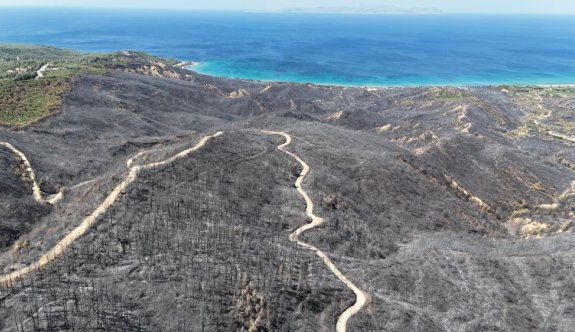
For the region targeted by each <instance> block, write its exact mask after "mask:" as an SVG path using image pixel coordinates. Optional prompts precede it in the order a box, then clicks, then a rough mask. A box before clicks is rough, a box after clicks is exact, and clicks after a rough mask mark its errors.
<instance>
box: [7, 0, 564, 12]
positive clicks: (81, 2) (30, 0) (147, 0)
mask: <svg viewBox="0 0 575 332" xmlns="http://www.w3.org/2000/svg"><path fill="white" fill-rule="evenodd" d="M2 5H4V6H75V7H78V6H89V7H127V8H166V9H179V8H186V9H201V10H205V9H213V10H277V9H284V8H294V7H297V8H305V7H327V6H329V7H334V6H345V7H355V6H362V7H366V6H398V7H401V8H412V7H437V8H439V9H441V10H443V11H444V12H474V13H570V14H575V0H359V1H354V0H292V1H280V0H0V6H2Z"/></svg>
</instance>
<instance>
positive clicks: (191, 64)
mask: <svg viewBox="0 0 575 332" xmlns="http://www.w3.org/2000/svg"><path fill="white" fill-rule="evenodd" d="M180 63H187V64H186V65H183V66H181V68H183V69H186V70H188V71H192V72H194V73H197V74H200V75H205V76H210V77H214V78H223V79H230V80H240V81H245V82H255V83H258V82H259V83H265V84H302V85H311V86H320V87H337V88H364V89H392V88H478V87H485V88H489V87H502V86H514V87H539V88H572V87H575V82H574V83H536V82H534V83H522V82H504V81H503V82H475V83H464V82H463V83H460V82H454V83H444V84H440V83H429V84H427V83H423V84H420V83H403V84H401V83H400V84H369V83H366V84H361V83H358V84H353V83H335V82H321V81H315V82H314V81H305V80H288V79H281V78H280V79H262V78H256V77H247V76H231V75H224V74H218V73H212V72H209V71H202V70H201V66H202V65H205V64H206V62H196V61H181V62H180ZM198 67H200V70H198Z"/></svg>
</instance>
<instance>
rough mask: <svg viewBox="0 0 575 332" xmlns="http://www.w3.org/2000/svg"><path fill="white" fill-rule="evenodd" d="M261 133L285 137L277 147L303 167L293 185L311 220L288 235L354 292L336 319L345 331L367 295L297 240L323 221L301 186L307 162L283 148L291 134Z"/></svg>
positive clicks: (339, 328)
mask: <svg viewBox="0 0 575 332" xmlns="http://www.w3.org/2000/svg"><path fill="white" fill-rule="evenodd" d="M263 133H265V134H269V135H280V136H283V137H284V138H285V142H284V143H283V144H281V145H279V146H278V149H279V150H280V151H282V152H284V153H287V154H288V155H290V156H291V157H292V158H294V159H295V160H297V161H298V162H299V163H300V164H301V166H302V167H303V169H302V171H301V173H300V175H299V177H298V178H297V180H296V181H295V187H296V189H297V191H298V192H299V193H300V195H301V196H302V197H303V199H304V200H305V205H306V208H305V214H306V215H307V216H308V217H309V218H311V220H312V222H311V223H308V224H305V225H303V226H301V227H300V228H298V229H296V230H295V231H294V232H292V233H291V234H290V235H289V239H290V241H292V242H296V243H297V244H299V245H300V246H302V247H304V248H306V249H308V250H311V251H313V252H315V253H316V254H317V255H318V256H319V257H320V258H321V259H322V260H323V262H324V263H325V265H327V267H328V268H329V269H330V270H331V272H333V274H335V276H336V277H337V278H338V279H339V280H341V282H343V283H344V284H345V285H346V286H347V287H348V288H349V289H351V290H352V291H353V292H354V293H355V296H356V300H355V303H354V304H353V305H352V306H351V307H349V308H347V309H346V310H345V311H344V312H343V313H342V314H341V315H340V316H339V318H338V319H337V324H336V331H337V332H345V331H346V329H347V321H348V320H349V318H351V316H353V315H355V314H356V313H358V312H359V311H360V310H361V309H362V308H363V307H364V306H365V304H366V303H367V295H366V293H365V292H363V291H362V290H361V289H359V288H358V287H357V286H356V285H354V284H353V282H351V280H349V279H348V278H347V277H346V276H345V275H343V273H341V271H340V270H339V269H338V268H337V267H336V266H335V264H333V262H332V261H331V259H329V257H328V256H327V255H326V254H325V253H324V252H323V251H321V250H319V249H318V248H316V247H314V246H312V245H310V244H307V243H305V242H302V241H300V240H299V236H300V235H301V234H302V233H303V232H305V231H307V230H310V229H312V228H315V227H318V226H320V225H321V224H323V223H324V222H325V221H324V220H323V219H322V218H320V217H318V216H316V215H315V214H314V213H313V207H314V205H313V202H312V200H311V199H310V198H309V196H308V194H307V193H306V192H305V191H304V190H303V188H302V182H303V179H304V178H305V176H306V175H307V174H308V173H309V170H310V168H309V166H308V164H307V163H306V162H305V161H303V160H302V159H301V158H300V157H298V156H297V155H295V154H293V153H291V152H290V151H288V150H286V149H285V148H286V147H287V146H288V145H290V144H291V136H290V135H288V134H286V133H283V132H276V131H263Z"/></svg>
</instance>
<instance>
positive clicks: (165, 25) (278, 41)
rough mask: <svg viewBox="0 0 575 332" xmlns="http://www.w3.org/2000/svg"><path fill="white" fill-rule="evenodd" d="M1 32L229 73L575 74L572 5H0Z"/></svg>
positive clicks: (428, 79)
mask: <svg viewBox="0 0 575 332" xmlns="http://www.w3.org/2000/svg"><path fill="white" fill-rule="evenodd" d="M0 43H26V44H41V45H51V46H57V47H64V48H71V49H76V50H80V51H90V52H94V51H95V52H109V51H118V50H142V51H146V52H148V53H151V54H154V55H158V56H163V57H169V58H176V59H179V60H186V61H194V62H198V63H199V64H198V65H196V66H194V67H193V68H191V69H192V70H195V71H197V72H200V73H203V74H208V75H214V76H222V77H232V78H243V79H255V80H264V81H290V82H300V83H316V84H330V85H349V86H430V85H441V86H444V85H449V86H465V85H495V84H497V85H499V84H526V85H527V84H575V16H570V15H504V14H500V15H479V14H477V15H475V14H474V15H472V14H437V15H375V14H374V15H369V14H306V13H299V14H294V13H291V14H290V13H254V12H252V13H248V12H200V11H185V10H180V11H175V10H172V11H170V10H133V9H114V10H112V9H88V8H84V9H79V8H77V9H71V8H32V7H28V8H16V7H0Z"/></svg>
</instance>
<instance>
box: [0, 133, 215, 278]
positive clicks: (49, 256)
mask: <svg viewBox="0 0 575 332" xmlns="http://www.w3.org/2000/svg"><path fill="white" fill-rule="evenodd" d="M222 134H223V132H221V131H220V132H217V133H215V134H213V135H210V136H206V137H204V138H202V139H201V140H200V141H199V142H198V143H197V144H196V145H195V146H194V147H192V148H189V149H186V150H184V151H182V152H180V153H178V154H177V155H175V156H173V157H170V158H168V159H166V160H163V161H159V162H156V163H151V164H146V165H141V166H140V165H138V166H133V167H131V168H130V169H129V171H128V176H127V177H126V179H124V181H122V182H121V183H120V184H119V185H118V186H117V187H116V188H114V190H112V192H111V193H110V194H109V195H108V196H107V197H106V198H105V199H104V201H103V202H102V203H101V204H100V205H99V206H98V207H97V208H96V209H95V210H94V212H92V213H91V214H90V215H89V216H87V217H86V218H85V219H84V220H83V221H82V222H81V223H80V225H78V226H77V227H76V228H74V229H73V230H72V231H71V232H70V233H68V234H67V235H66V236H65V237H64V238H63V239H62V240H60V242H58V243H57V244H56V245H55V246H54V247H53V248H52V249H50V250H49V251H48V252H47V253H45V254H44V255H43V256H42V257H40V258H39V259H38V260H37V261H36V262H34V263H32V264H30V265H29V266H27V267H24V268H22V269H20V270H16V271H13V272H11V273H9V274H7V275H3V276H0V285H2V286H4V287H8V286H10V285H11V284H12V283H13V282H14V281H15V280H17V279H20V278H22V277H25V276H26V275H28V274H29V273H30V272H33V271H35V270H38V269H40V268H41V267H43V266H45V265H47V264H49V263H50V262H52V261H54V260H55V259H56V258H58V257H59V256H60V255H62V253H64V250H65V249H66V248H68V247H69V246H70V245H71V244H72V243H74V241H76V240H77V239H78V238H80V237H81V236H82V235H84V234H85V233H86V232H87V231H88V230H89V229H90V228H91V227H92V226H93V225H94V224H95V223H96V222H97V221H98V219H99V217H100V216H102V215H103V214H104V213H106V211H107V210H108V208H109V207H110V206H111V205H112V204H114V202H115V201H116V199H117V198H118V196H120V194H121V193H122V192H123V191H124V190H125V189H126V188H127V187H128V186H129V185H130V184H131V183H133V182H134V181H135V180H136V179H137V178H138V175H139V174H140V172H141V171H143V170H148V169H153V168H158V167H161V166H164V165H167V164H170V163H172V162H174V161H176V160H178V159H180V158H182V157H185V156H187V155H189V154H190V153H192V152H194V151H196V150H199V149H201V148H202V147H203V146H204V145H206V143H207V142H208V140H210V139H212V138H215V137H218V136H220V135H222ZM0 144H2V145H4V146H6V144H8V145H9V146H11V145H10V144H9V143H0ZM14 150H15V149H14ZM14 150H13V151H14ZM15 151H18V150H15ZM17 153H20V154H21V152H19V151H18V152H17ZM20 157H21V158H22V157H23V158H22V159H23V160H24V162H25V163H26V164H27V166H28V167H29V166H30V164H29V163H28V162H27V159H26V157H25V156H24V155H23V154H22V155H21V156H20ZM29 171H30V172H32V169H31V168H30V170H29ZM31 174H32V175H33V174H34V173H33V172H32V173H31ZM34 183H35V185H36V186H37V184H36V182H34ZM34 190H36V189H34ZM38 193H39V188H38ZM35 195H36V191H35Z"/></svg>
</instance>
